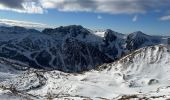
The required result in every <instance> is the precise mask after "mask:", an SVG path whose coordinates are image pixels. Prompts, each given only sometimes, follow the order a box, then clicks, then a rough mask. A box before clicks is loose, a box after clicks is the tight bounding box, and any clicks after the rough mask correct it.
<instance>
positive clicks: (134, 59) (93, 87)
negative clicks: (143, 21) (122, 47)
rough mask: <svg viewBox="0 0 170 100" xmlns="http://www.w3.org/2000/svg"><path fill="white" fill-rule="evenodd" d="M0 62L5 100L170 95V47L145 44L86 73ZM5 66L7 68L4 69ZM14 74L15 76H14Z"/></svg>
mask: <svg viewBox="0 0 170 100" xmlns="http://www.w3.org/2000/svg"><path fill="white" fill-rule="evenodd" d="M10 66H11V63H10V64H9V63H8V66H7V63H2V62H1V64H0V68H1V70H0V71H1V74H2V75H3V74H4V73H3V71H4V70H7V69H8V70H12V71H9V73H6V76H8V77H0V80H1V81H0V98H2V99H3V100H10V99H11V100H27V99H33V100H49V99H53V100H64V99H73V100H81V99H82V100H90V99H92V100H107V99H108V100H129V99H132V100H134V99H135V100H138V99H144V100H145V99H149V100H165V99H169V98H170V74H169V72H170V48H169V47H168V46H164V45H157V46H150V47H144V48H141V49H139V50H136V51H134V52H132V53H130V54H128V55H127V56H125V57H123V58H122V59H120V60H118V61H116V62H113V63H110V64H104V65H102V66H99V67H98V68H96V69H95V70H91V71H88V72H82V73H64V72H60V71H56V70H55V71H44V70H35V69H27V70H21V69H20V70H16V69H12V68H11V67H10ZM3 68H5V69H4V70H2V69H3ZM11 74H13V75H11Z"/></svg>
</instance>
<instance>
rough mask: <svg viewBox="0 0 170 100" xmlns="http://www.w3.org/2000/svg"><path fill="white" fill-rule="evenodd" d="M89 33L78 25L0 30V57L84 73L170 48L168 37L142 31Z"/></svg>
mask: <svg viewBox="0 0 170 100" xmlns="http://www.w3.org/2000/svg"><path fill="white" fill-rule="evenodd" d="M102 32H103V33H104V36H103V37H100V36H98V35H96V34H99V33H100V31H93V30H89V29H86V28H84V27H82V26H79V25H71V26H65V27H63V26H61V27H58V28H55V29H44V30H43V31H42V32H40V31H37V30H35V29H26V28H24V27H18V26H14V27H0V57H3V58H7V59H11V60H16V61H19V62H22V63H24V64H27V65H28V66H31V67H32V68H38V69H47V70H53V69H57V70H60V71H64V72H82V71H87V70H91V69H95V68H96V66H99V65H102V64H104V63H110V62H113V61H115V60H118V59H120V58H121V57H123V56H125V55H127V54H129V53H130V52H132V51H134V50H137V49H139V48H142V47H146V46H153V45H158V44H165V45H166V44H170V38H169V37H163V36H150V35H146V34H144V33H142V32H140V31H138V32H134V33H131V34H128V35H127V34H121V33H118V32H114V31H112V30H110V29H108V30H106V31H102Z"/></svg>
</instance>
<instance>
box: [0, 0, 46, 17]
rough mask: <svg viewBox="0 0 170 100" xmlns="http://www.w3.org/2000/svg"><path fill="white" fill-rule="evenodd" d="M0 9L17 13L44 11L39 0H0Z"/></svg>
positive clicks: (40, 12)
mask: <svg viewBox="0 0 170 100" xmlns="http://www.w3.org/2000/svg"><path fill="white" fill-rule="evenodd" d="M0 10H10V11H15V12H19V13H39V14H42V13H44V9H43V7H42V6H41V3H40V1H39V0H0Z"/></svg>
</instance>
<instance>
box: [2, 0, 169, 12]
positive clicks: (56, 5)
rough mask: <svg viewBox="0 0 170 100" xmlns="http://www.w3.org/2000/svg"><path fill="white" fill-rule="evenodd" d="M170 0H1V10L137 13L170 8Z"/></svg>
mask: <svg viewBox="0 0 170 100" xmlns="http://www.w3.org/2000/svg"><path fill="white" fill-rule="evenodd" d="M169 4H170V0H0V9H1V10H12V11H17V12H24V13H44V11H45V10H47V9H56V10H58V11H71V12H78V11H80V12H99V13H109V14H134V13H135V14H137V13H146V12H147V11H151V10H153V11H155V10H157V9H160V8H165V9H169V8H170V5H169Z"/></svg>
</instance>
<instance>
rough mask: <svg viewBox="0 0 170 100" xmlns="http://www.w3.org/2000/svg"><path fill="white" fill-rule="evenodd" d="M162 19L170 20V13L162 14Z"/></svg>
mask: <svg viewBox="0 0 170 100" xmlns="http://www.w3.org/2000/svg"><path fill="white" fill-rule="evenodd" d="M160 20H162V21H166V20H170V15H167V16H162V17H161V18H160Z"/></svg>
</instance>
